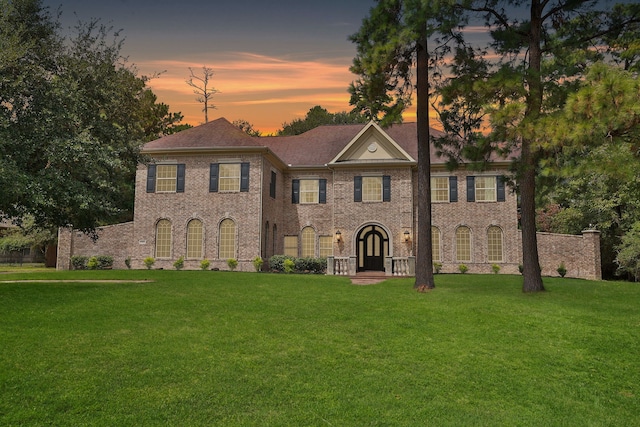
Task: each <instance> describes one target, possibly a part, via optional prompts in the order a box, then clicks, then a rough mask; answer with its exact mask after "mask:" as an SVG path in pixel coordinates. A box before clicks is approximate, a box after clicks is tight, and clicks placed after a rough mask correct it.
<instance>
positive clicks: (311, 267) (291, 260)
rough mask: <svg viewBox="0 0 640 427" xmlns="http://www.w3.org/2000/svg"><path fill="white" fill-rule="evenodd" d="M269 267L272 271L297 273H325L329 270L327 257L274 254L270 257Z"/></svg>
mask: <svg viewBox="0 0 640 427" xmlns="http://www.w3.org/2000/svg"><path fill="white" fill-rule="evenodd" d="M286 266H288V268H287V267H286ZM269 268H270V269H271V271H276V272H279V273H293V272H294V271H295V272H296V273H313V274H324V273H325V272H326V271H327V259H326V258H322V257H320V258H295V257H292V256H290V255H274V256H272V257H271V258H269Z"/></svg>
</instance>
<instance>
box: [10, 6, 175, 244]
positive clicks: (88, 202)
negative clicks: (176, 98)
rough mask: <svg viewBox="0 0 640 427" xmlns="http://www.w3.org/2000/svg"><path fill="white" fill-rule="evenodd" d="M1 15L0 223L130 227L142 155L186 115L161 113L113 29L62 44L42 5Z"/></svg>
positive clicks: (87, 31)
mask: <svg viewBox="0 0 640 427" xmlns="http://www.w3.org/2000/svg"><path fill="white" fill-rule="evenodd" d="M0 6H1V7H0V9H1V10H2V12H1V13H2V15H1V16H2V18H0V19H2V20H3V23H4V24H5V25H6V27H5V25H3V27H2V30H1V31H0V35H2V37H3V39H2V40H0V44H1V45H2V46H7V45H10V46H12V47H11V54H10V55H6V56H3V62H2V63H0V151H1V152H2V153H3V155H2V157H1V158H0V212H1V214H0V215H2V216H3V217H7V218H12V219H20V218H24V217H26V216H27V215H30V216H32V217H33V218H34V221H35V222H36V223H37V224H38V225H39V226H40V227H42V228H50V227H59V226H74V227H76V228H78V229H81V230H83V231H87V232H91V231H93V230H94V229H95V227H96V226H98V225H101V224H105V223H109V222H114V221H115V222H117V221H120V220H122V219H124V218H128V216H129V215H130V212H131V211H132V208H133V193H134V191H133V188H134V177H135V170H136V168H137V165H138V162H139V161H141V160H142V157H141V155H140V146H141V145H142V143H144V142H145V141H147V140H149V139H150V138H154V137H157V135H158V133H161V132H162V129H163V127H170V126H171V124H172V123H174V122H175V120H178V119H179V117H180V115H179V114H178V115H172V114H170V113H169V112H168V109H167V108H165V107H163V106H162V105H160V106H158V104H157V103H156V99H155V95H153V94H152V93H151V91H150V90H149V89H148V88H147V87H146V82H147V79H146V78H144V77H138V76H137V74H136V70H135V68H133V67H132V66H128V65H127V63H126V61H125V60H124V59H123V58H122V56H121V55H120V49H121V46H122V41H121V40H120V39H119V37H118V35H117V33H112V31H111V29H109V28H106V27H104V26H101V25H99V24H98V22H97V21H92V22H89V23H87V24H80V25H79V26H78V27H77V28H76V34H75V36H74V37H73V38H72V39H71V40H69V41H67V42H66V43H63V40H62V38H61V36H60V35H59V34H58V32H57V31H58V24H57V22H56V21H55V20H54V19H53V18H52V17H51V15H50V14H49V13H48V12H47V11H46V10H45V9H43V7H42V6H41V3H40V0H11V1H10V0H0ZM7 35H9V37H8V38H5V37H6V36H7ZM16 35H19V37H18V40H19V43H18V44H17V45H15V37H16ZM112 37H113V38H112Z"/></svg>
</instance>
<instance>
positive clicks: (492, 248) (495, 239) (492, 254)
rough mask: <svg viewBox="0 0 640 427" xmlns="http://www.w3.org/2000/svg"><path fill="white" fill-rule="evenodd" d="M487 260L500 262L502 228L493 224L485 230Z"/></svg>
mask: <svg viewBox="0 0 640 427" xmlns="http://www.w3.org/2000/svg"><path fill="white" fill-rule="evenodd" d="M487 261H489V262H502V229H501V228H500V227H496V226H495V225H492V226H491V227H489V229H488V230H487Z"/></svg>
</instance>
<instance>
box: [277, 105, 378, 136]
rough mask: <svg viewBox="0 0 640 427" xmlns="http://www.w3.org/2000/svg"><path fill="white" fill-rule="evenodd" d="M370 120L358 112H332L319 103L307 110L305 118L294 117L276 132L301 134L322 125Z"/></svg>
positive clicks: (278, 133) (280, 133)
mask: <svg viewBox="0 0 640 427" xmlns="http://www.w3.org/2000/svg"><path fill="white" fill-rule="evenodd" d="M367 121H368V120H367V118H366V117H365V116H363V115H361V114H358V113H357V112H349V113H347V112H346V111H342V112H339V113H330V112H329V111H327V109H326V108H322V107H321V106H319V105H316V106H315V107H312V108H311V109H309V111H307V114H306V116H305V117H304V119H294V120H292V121H291V122H289V123H286V122H285V123H283V124H282V129H280V130H278V131H277V132H276V134H277V135H279V136H285V135H300V134H301V133H305V132H307V131H309V130H311V129H313V128H317V127H318V126H322V125H346V124H351V123H366V122H367Z"/></svg>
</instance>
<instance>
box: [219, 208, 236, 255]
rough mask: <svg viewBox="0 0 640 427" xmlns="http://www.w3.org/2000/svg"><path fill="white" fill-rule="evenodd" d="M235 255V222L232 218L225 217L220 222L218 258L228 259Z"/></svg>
mask: <svg viewBox="0 0 640 427" xmlns="http://www.w3.org/2000/svg"><path fill="white" fill-rule="evenodd" d="M235 257H236V223H235V222H233V220H232V219H229V218H227V219H225V220H223V221H222V222H221V223H220V247H219V249H218V258H220V259H229V258H235Z"/></svg>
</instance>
